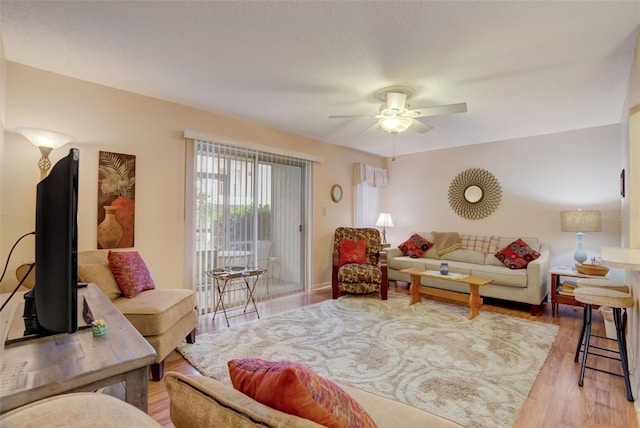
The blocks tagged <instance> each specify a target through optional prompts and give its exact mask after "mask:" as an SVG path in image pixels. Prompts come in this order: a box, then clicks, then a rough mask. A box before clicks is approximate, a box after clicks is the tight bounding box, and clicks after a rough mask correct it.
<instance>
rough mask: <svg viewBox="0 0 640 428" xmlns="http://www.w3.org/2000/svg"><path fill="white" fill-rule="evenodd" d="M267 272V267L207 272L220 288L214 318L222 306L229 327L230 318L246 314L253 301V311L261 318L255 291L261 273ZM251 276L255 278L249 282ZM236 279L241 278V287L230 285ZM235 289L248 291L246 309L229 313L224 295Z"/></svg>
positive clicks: (220, 269) (235, 268)
mask: <svg viewBox="0 0 640 428" xmlns="http://www.w3.org/2000/svg"><path fill="white" fill-rule="evenodd" d="M265 272H266V270H265V269H260V268H254V269H252V268H244V267H231V268H217V269H212V270H210V271H208V272H206V274H207V275H208V276H210V277H212V278H213V279H214V280H215V283H216V289H217V290H218V302H217V303H216V307H215V309H214V311H213V319H215V317H216V314H217V313H218V308H220V307H221V308H222V313H223V314H224V319H225V321H226V322H227V327H229V318H230V317H234V316H238V315H243V314H246V313H247V307H248V306H249V303H253V309H254V310H253V312H255V313H256V315H257V316H258V318H260V314H259V313H258V307H257V306H256V301H255V299H254V298H253V292H254V291H255V288H256V284H257V283H258V279H260V275H262V274H263V273H265ZM250 278H253V282H252V283H250V282H249V279H250ZM235 280H240V281H239V282H240V283H241V284H242V285H241V286H240V287H230V286H229V285H230V284H231V283H233V282H234V281H235ZM233 291H246V293H247V301H246V302H245V305H244V311H243V313H242V314H237V315H227V309H226V308H225V307H224V301H223V297H224V294H225V293H230V292H233Z"/></svg>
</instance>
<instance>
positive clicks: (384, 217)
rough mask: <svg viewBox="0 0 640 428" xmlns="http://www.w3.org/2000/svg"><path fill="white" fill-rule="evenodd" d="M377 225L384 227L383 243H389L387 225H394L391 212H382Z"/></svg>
mask: <svg viewBox="0 0 640 428" xmlns="http://www.w3.org/2000/svg"><path fill="white" fill-rule="evenodd" d="M376 226H381V227H382V243H383V244H386V243H387V227H393V220H391V214H389V213H380V216H379V217H378V221H376Z"/></svg>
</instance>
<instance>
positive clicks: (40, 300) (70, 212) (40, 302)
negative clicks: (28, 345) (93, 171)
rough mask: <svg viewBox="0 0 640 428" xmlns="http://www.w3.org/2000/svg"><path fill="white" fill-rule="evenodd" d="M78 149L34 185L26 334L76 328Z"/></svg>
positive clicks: (70, 331) (26, 304)
mask: <svg viewBox="0 0 640 428" xmlns="http://www.w3.org/2000/svg"><path fill="white" fill-rule="evenodd" d="M78 166H79V152H78V149H71V150H70V151H69V154H68V155H67V156H66V157H64V158H62V159H60V160H59V161H58V162H57V163H56V164H55V165H54V167H53V168H52V169H51V172H50V173H49V175H48V176H47V177H46V178H44V179H43V180H42V181H41V182H40V183H39V184H38V188H37V194H36V235H35V276H36V283H35V285H34V287H33V288H32V289H31V291H29V292H28V293H26V294H25V297H24V298H25V309H24V315H23V318H24V321H25V336H27V335H36V336H46V335H49V334H55V333H73V332H75V331H76V330H77V329H78V288H77V286H78V284H77V280H78V274H77V272H78V260H77V252H78V226H77V215H78Z"/></svg>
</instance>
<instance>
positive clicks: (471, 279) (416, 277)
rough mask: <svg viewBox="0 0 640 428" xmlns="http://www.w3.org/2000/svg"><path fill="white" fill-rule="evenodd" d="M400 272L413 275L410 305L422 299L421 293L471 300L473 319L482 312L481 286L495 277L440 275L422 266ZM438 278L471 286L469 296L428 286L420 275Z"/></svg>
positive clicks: (470, 311)
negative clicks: (423, 282)
mask: <svg viewBox="0 0 640 428" xmlns="http://www.w3.org/2000/svg"><path fill="white" fill-rule="evenodd" d="M400 272H402V273H406V274H409V275H410V276H411V301H410V302H409V305H413V304H414V303H418V302H419V301H420V299H421V297H420V295H421V294H426V295H429V296H436V297H444V298H446V299H451V300H456V301H458V302H467V301H468V302H469V319H470V320H472V319H474V318H475V317H477V316H478V314H479V313H480V305H481V304H482V298H481V297H480V287H481V286H483V285H487V284H490V283H491V282H493V279H490V278H480V277H478V276H464V277H462V278H456V277H455V276H454V275H453V274H452V275H440V274H437V275H436V274H430V273H429V271H425V270H424V269H421V268H408V269H403V270H401V271H400ZM423 276H426V277H429V278H438V279H443V280H445V281H453V282H460V283H462V284H467V285H468V286H469V296H467V295H466V294H464V293H458V292H456V291H450V290H442V289H440V288H434V287H426V286H424V285H422V284H421V283H420V277H423Z"/></svg>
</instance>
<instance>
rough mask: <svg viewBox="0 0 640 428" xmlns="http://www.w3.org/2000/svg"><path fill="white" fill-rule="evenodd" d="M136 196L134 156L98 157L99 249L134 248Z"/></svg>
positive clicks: (115, 154)
mask: <svg viewBox="0 0 640 428" xmlns="http://www.w3.org/2000/svg"><path fill="white" fill-rule="evenodd" d="M135 194H136V157H135V156H134V155H126V154H120V153H111V152H102V151H101V152H100V153H99V158H98V233H97V235H98V236H97V241H98V244H97V245H98V248H131V247H133V246H134V241H135V240H134V237H135V234H134V229H135ZM118 229H119V230H120V233H118V232H117V230H118ZM118 235H119V237H118Z"/></svg>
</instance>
